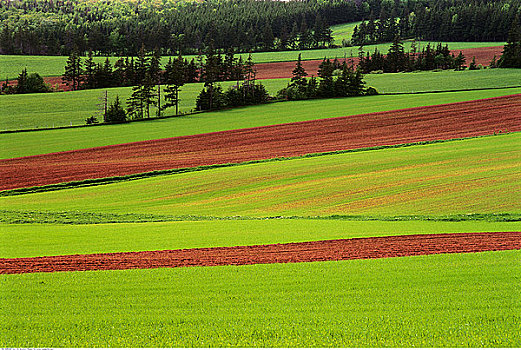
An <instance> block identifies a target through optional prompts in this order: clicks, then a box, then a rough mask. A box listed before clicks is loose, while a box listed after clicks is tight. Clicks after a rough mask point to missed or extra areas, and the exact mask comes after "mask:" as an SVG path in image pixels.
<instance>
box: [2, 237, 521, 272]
mask: <svg viewBox="0 0 521 350" xmlns="http://www.w3.org/2000/svg"><path fill="white" fill-rule="evenodd" d="M512 249H521V232H494V233H457V234H434V235H410V236H388V237H373V238H353V239H340V240H330V241H315V242H304V243H286V244H270V245H255V246H238V247H220V248H200V249H180V250H163V251H146V252H131V253H106V254H89V255H63V256H44V257H37V258H16V259H0V274H19V273H34V272H56V271H87V270H126V269H149V268H159V267H184V266H219V265H251V264H272V263H297V262H312V261H328V260H353V259H377V258H391V257H402V256H413V255H429V254H442V253H475V252H483V251H497V250H512Z"/></svg>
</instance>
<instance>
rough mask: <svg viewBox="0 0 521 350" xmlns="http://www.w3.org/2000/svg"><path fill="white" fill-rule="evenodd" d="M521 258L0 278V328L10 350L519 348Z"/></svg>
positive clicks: (502, 255) (493, 255) (477, 256)
mask: <svg viewBox="0 0 521 350" xmlns="http://www.w3.org/2000/svg"><path fill="white" fill-rule="evenodd" d="M519 258H520V253H519V251H510V252H488V253H474V254H449V255H436V256H424V257H408V258H394V259H379V260H355V261H345V262H316V263H302V264H274V265H254V266H240V267H232V266H230V267H195V268H184V269H157V270H128V271H104V272H73V273H54V274H27V275H20V276H0V278H1V280H2V282H1V284H2V286H3V289H4V294H3V295H4V297H3V298H2V301H1V304H0V305H1V306H0V307H1V309H2V310H4V312H2V314H1V316H0V317H1V318H3V320H2V322H1V323H0V327H1V328H2V334H3V335H4V338H3V339H4V340H5V341H6V342H7V343H9V344H13V345H16V346H28V345H35V346H48V345H49V344H53V345H54V346H64V347H67V346H92V347H95V346H102V347H109V346H113V347H118V346H119V347H124V346H142V347H147V346H152V347H161V346H210V345H212V346H267V347H269V346H275V347H277V346H281V347H288V346H317V347H324V346H353V347H354V346H426V347H427V346H456V345H457V346H469V347H478V346H504V347H508V346H517V345H519V343H520V341H521V339H519V333H518V332H517V331H516V330H517V323H518V322H519V311H520V308H521V305H520V301H519V298H517V295H519V292H520V290H519V284H517V283H512V280H513V279H515V278H516V276H517V275H519V273H520V271H519V264H518V263H517V262H518V260H519ZM449 291H450V292H449ZM288 295H292V296H295V297H293V298H288V297H287V296H288ZM6 315H12V316H10V318H9V320H7V319H5V316H6ZM57 330H60V332H59V333H58V334H57V333H56V331H57ZM85 330H88V331H87V332H86V331H85ZM143 334H146V336H143Z"/></svg>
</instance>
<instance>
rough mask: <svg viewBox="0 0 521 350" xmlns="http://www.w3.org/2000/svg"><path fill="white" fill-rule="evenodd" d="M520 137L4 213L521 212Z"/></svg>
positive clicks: (170, 179) (77, 194)
mask: <svg viewBox="0 0 521 350" xmlns="http://www.w3.org/2000/svg"><path fill="white" fill-rule="evenodd" d="M519 149H521V133H513V134H507V135H499V136H489V137H481V138H474V139H467V140H462V141H451V142H445V143H438V144H429V145H421V146H410V147H405V148H394V149H382V150H376V151H361V152H354V153H343V154H334V155H328V156H319V157H313V158H297V159H292V160H284V161H272V162H267V163H261V164H250V165H241V166H235V167H231V168H216V169H211V170H204V171H199V172H192V173H183V174H177V175H165V176H158V177H153V178H147V179H141V180H134V181H124V182H118V183H113V184H109V185H100V186H96V187H84V188H73V189H67V190H60V191H51V192H43V193H33V194H25V195H17V196H8V197H3V198H0V209H4V210H42V211H60V210H67V211H76V210H77V211H86V212H93V213H99V212H109V213H140V214H167V215H210V216H233V215H243V216H257V217H265V216H274V215H275V216H276V215H285V216H288V215H298V216H307V215H320V216H324V215H445V214H447V215H448V214H468V213H483V214H491V213H519V212H521V206H520V203H519V200H518V194H519V192H520V190H521V177H520V176H519V173H520V172H521V153H520V152H519Z"/></svg>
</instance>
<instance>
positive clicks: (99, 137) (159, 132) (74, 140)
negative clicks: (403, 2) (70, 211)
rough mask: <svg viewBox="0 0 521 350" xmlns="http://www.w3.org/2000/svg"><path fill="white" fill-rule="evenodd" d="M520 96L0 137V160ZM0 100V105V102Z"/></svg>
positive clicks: (229, 114)
mask: <svg viewBox="0 0 521 350" xmlns="http://www.w3.org/2000/svg"><path fill="white" fill-rule="evenodd" d="M515 93H521V88H520V89H498V90H484V91H466V92H450V93H436V94H419V95H399V96H394V95H388V96H384V95H380V96H364V97H351V98H339V99H328V100H308V101H296V102H281V103H272V104H267V105H261V106H252V107H243V108H236V109H230V110H223V111H219V112H211V113H200V114H195V115H187V116H181V117H177V118H170V119H162V120H152V121H145V122H136V123H129V124H122V125H103V126H94V127H85V128H79V129H57V130H44V131H37V132H24V133H10V134H0V159H3V158H13V157H22V156H29V155H35V154H43V153H51V152H59V151H67V150H73V149H80V148H89V147H97V146H105V145H111V144H120V143H126V142H135V141H144V140H153V139H160V138H167V137H174V136H182V135H194V134H200V133H207V132H214V131H224V130H231V129H241V128H249V127H256V126H265V125H272V124H280V123H290V122H298V121H305V120H314V119H322V118H332V117H342V116H349V115H355V114H362V113H372V112H381V111H388V110H395V109H401V108H410V107H420V106H429V105H437V104H443V103H453V102H461V101H469V100H476V99H481V98H489V97H497V96H504V95H510V94H515ZM2 97H5V96H0V101H1V100H2Z"/></svg>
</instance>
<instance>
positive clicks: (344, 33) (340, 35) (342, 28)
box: [331, 21, 362, 45]
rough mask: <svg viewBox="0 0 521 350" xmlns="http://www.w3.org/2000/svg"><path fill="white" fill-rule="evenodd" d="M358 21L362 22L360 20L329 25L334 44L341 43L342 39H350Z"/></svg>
mask: <svg viewBox="0 0 521 350" xmlns="http://www.w3.org/2000/svg"><path fill="white" fill-rule="evenodd" d="M360 23H362V21H359V22H351V23H344V24H337V25H335V26H331V30H332V33H331V34H332V36H333V39H334V44H335V45H342V40H351V37H352V36H353V30H354V29H355V26H357V25H359V24H360Z"/></svg>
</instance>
